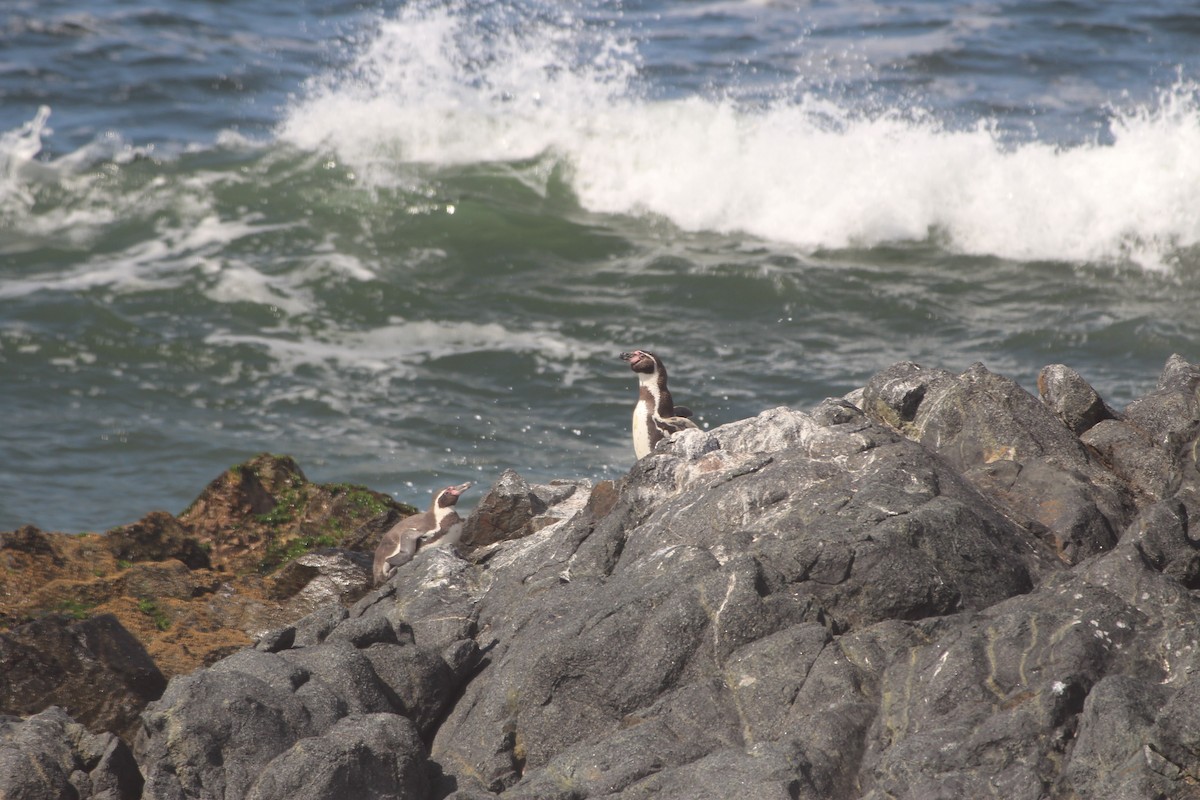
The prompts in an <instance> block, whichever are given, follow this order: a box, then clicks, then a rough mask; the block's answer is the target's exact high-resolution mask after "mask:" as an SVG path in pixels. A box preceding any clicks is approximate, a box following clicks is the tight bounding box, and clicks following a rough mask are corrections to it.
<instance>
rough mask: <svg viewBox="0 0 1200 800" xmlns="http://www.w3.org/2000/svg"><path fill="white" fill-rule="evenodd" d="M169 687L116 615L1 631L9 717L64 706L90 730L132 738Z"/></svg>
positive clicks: (2, 689)
mask: <svg viewBox="0 0 1200 800" xmlns="http://www.w3.org/2000/svg"><path fill="white" fill-rule="evenodd" d="M165 687H166V680H165V679H164V678H163V675H162V673H161V672H159V670H158V667H157V666H155V664H154V662H153V661H152V660H151V659H150V656H149V655H148V654H147V653H146V649H145V648H144V647H142V645H141V643H139V642H138V640H137V639H135V638H134V637H133V636H132V635H131V634H130V633H129V631H127V630H125V628H123V627H122V626H121V623H120V622H118V621H117V619H116V617H114V616H112V615H111V614H102V615H100V616H96V617H92V618H90V619H85V620H69V619H66V618H64V617H57V616H53V617H45V618H43V619H39V620H34V621H33V622H29V623H26V624H24V625H19V626H17V627H15V628H13V629H11V630H9V631H8V632H7V633H0V710H2V711H3V713H8V714H33V713H36V712H39V711H42V710H43V709H45V708H47V707H49V706H51V705H61V706H65V707H66V709H67V712H69V713H70V714H71V716H73V717H75V718H76V719H78V720H79V721H80V722H81V723H83V724H84V725H86V726H87V727H88V729H89V730H92V731H94V732H97V733H99V732H101V731H114V732H116V733H119V734H120V735H122V736H124V737H126V738H127V739H130V740H132V738H133V735H134V733H135V732H136V731H137V728H138V717H139V715H140V714H141V712H142V709H143V708H145V706H146V704H147V703H149V702H150V701H152V700H156V699H158V697H159V696H160V695H161V694H162V692H163V689H164V688H165Z"/></svg>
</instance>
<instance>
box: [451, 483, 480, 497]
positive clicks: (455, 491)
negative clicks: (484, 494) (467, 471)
mask: <svg viewBox="0 0 1200 800" xmlns="http://www.w3.org/2000/svg"><path fill="white" fill-rule="evenodd" d="M474 483H475V482H474V481H467V482H466V483H460V484H459V485H458V486H452V487H450V494H452V495H454V496H455V497H458V496H459V495H460V494H462V493H463V492H465V491H466V490H467V489H470V488H471V487H472V486H473V485H474Z"/></svg>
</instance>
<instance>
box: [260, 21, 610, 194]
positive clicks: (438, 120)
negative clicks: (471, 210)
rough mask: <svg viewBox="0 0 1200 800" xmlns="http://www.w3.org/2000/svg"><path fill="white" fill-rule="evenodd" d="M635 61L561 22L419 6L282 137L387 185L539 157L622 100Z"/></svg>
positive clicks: (328, 83)
mask: <svg viewBox="0 0 1200 800" xmlns="http://www.w3.org/2000/svg"><path fill="white" fill-rule="evenodd" d="M629 57H630V53H629V50H628V48H627V46H625V45H623V44H622V43H621V42H619V41H618V40H617V39H615V38H613V37H612V36H611V35H609V34H596V35H593V34H590V33H589V32H588V29H587V28H586V26H584V25H582V24H581V23H578V22H577V21H576V20H575V19H574V18H572V17H571V16H569V15H568V14H565V13H556V14H554V15H548V12H547V10H546V9H544V8H522V7H520V6H519V5H518V6H512V5H499V4H497V5H486V4H484V5H483V6H482V7H481V5H480V4H471V3H449V4H443V3H432V4H429V3H426V4H422V3H416V4H413V5H410V6H408V7H406V8H405V9H404V10H402V11H401V12H400V14H399V17H398V18H397V19H395V20H390V21H385V22H383V23H381V25H380V27H379V30H378V32H377V33H376V35H375V36H374V37H373V39H372V40H371V41H370V42H369V44H368V45H367V46H366V48H365V50H364V52H363V53H362V54H361V55H360V56H359V57H358V58H357V59H356V62H355V64H354V65H353V67H352V69H351V70H350V71H349V72H348V73H347V74H343V75H338V76H333V77H329V78H326V79H323V80H320V81H316V82H313V83H312V84H311V85H310V86H309V95H308V98H307V99H306V100H305V101H304V102H303V103H301V104H299V105H298V106H296V107H295V108H293V109H291V110H290V112H289V113H288V114H287V117H286V118H285V120H284V121H283V122H282V124H281V126H280V135H281V138H283V139H284V140H285V141H288V142H290V143H292V144H294V145H296V146H299V147H302V148H305V149H332V150H334V151H335V152H337V153H338V154H339V155H340V156H341V158H342V159H343V160H345V161H347V162H348V163H351V164H352V165H354V166H355V167H356V168H357V169H358V171H359V173H360V174H361V175H363V177H364V178H366V179H367V180H371V179H372V178H374V179H375V180H376V181H380V182H382V181H386V176H387V175H388V174H394V172H395V170H394V168H395V167H396V166H397V165H398V164H400V163H410V164H411V163H432V164H461V163H474V162H486V161H514V160H522V159H526V158H531V157H534V156H537V155H540V154H541V153H543V152H545V151H547V150H548V149H557V148H559V147H560V146H561V145H562V144H563V143H564V142H570V141H572V140H573V139H575V138H576V137H577V136H578V135H579V134H578V131H577V130H575V124H574V122H573V120H574V119H575V118H579V119H586V118H587V117H588V116H590V115H591V114H592V113H594V112H595V110H596V108H597V107H604V106H607V105H610V104H611V103H613V102H614V99H615V98H617V97H620V96H621V95H622V94H623V93H624V92H625V90H626V81H627V79H628V77H629V76H630V75H631V74H633V72H634V69H633V66H632V64H631V62H630V60H629ZM389 167H391V168H393V169H391V170H389V169H388V168H389ZM380 169H382V170H383V172H382V173H381V172H380V171H379V170H380Z"/></svg>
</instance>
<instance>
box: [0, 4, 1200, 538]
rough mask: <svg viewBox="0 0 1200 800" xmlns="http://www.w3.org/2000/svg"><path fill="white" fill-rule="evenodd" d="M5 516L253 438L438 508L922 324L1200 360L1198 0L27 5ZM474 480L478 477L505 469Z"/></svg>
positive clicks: (597, 472)
mask: <svg viewBox="0 0 1200 800" xmlns="http://www.w3.org/2000/svg"><path fill="white" fill-rule="evenodd" d="M0 42H2V46H0V530H8V529H11V528H14V527H16V526H19V525H22V524H27V523H28V524H34V525H37V526H39V527H42V528H46V529H50V530H62V531H82V530H104V529H106V528H108V527H110V526H114V525H119V524H124V523H128V522H132V521H134V520H136V519H138V518H140V517H141V516H142V515H143V514H145V513H146V512H148V511H151V510H154V509H165V510H168V511H173V512H179V511H181V510H182V509H183V508H184V506H186V505H187V503H188V502H189V501H190V500H191V499H192V498H194V497H195V495H196V494H198V493H199V491H200V490H201V489H202V488H203V487H204V486H205V484H206V483H207V482H208V481H209V480H210V479H212V478H213V477H215V476H216V475H217V474H219V473H220V472H221V471H222V470H223V469H225V468H226V467H228V466H230V465H232V464H235V463H238V462H240V461H242V460H244V459H246V458H247V457H249V456H252V455H254V454H255V453H258V452H261V451H272V452H278V453H287V454H290V455H293V456H295V457H296V459H297V460H298V461H299V463H300V464H301V466H302V467H303V469H304V470H305V472H306V473H307V475H308V476H309V477H310V478H311V479H314V480H318V481H331V482H332V481H337V482H342V481H344V482H352V483H363V484H366V485H368V486H370V487H371V488H374V489H377V490H380V491H385V492H389V493H392V494H394V495H395V496H396V497H397V498H399V499H401V500H405V501H408V502H414V503H417V504H419V505H424V503H425V502H426V500H425V498H427V496H428V492H429V491H430V490H432V489H434V488H437V487H440V486H442V485H445V484H447V483H450V482H455V483H457V482H460V481H462V480H476V481H479V482H480V483H481V484H483V485H484V486H486V485H487V484H489V483H490V482H491V481H492V480H494V479H495V478H496V477H497V476H498V475H499V474H500V472H501V471H502V470H503V469H505V468H508V467H512V468H514V469H516V470H517V471H519V472H521V473H522V474H523V475H525V476H526V477H527V478H530V479H533V480H545V479H549V478H555V477H592V478H605V477H615V476H618V475H620V474H622V473H623V472H624V471H625V470H627V469H628V468H629V466H630V465H631V463H632V461H633V453H632V448H631V445H630V443H629V431H628V428H629V412H630V406H631V404H632V402H633V398H634V395H635V388H634V387H635V382H634V380H633V376H632V375H631V373H630V372H629V371H628V368H627V366H626V365H625V364H624V363H623V362H621V361H620V360H618V358H617V354H618V353H619V352H621V351H622V350H629V349H633V348H644V349H650V350H653V351H655V352H657V353H658V354H659V355H660V356H662V357H663V359H664V360H665V361H666V362H667V364H668V366H669V367H670V372H671V378H672V380H671V384H672V388H673V390H674V392H675V394H676V399H677V400H678V401H679V402H683V403H686V404H687V405H689V406H691V407H692V408H693V409H695V410H696V411H697V413H698V414H699V415H700V417H701V418H702V421H703V422H704V423H705V424H707V425H710V426H711V425H718V424H721V423H725V422H729V421H732V420H735V419H740V418H743V417H747V416H751V415H754V414H756V413H758V412H759V411H761V410H763V409H766V408H770V407H773V406H777V405H789V406H793V407H798V408H807V407H810V406H812V405H815V404H816V403H818V402H819V401H820V400H821V399H823V398H824V397H827V396H839V395H842V394H844V393H846V392H848V391H850V390H852V389H854V388H856V387H858V386H861V385H862V384H863V383H864V382H865V381H866V380H867V379H868V378H869V377H870V376H871V375H872V374H873V373H874V372H876V371H877V370H879V369H882V368H883V367H886V366H888V365H889V364H891V363H893V362H895V361H898V360H913V361H917V362H919V363H922V364H925V365H927V366H937V367H944V368H948V369H952V370H962V369H966V368H967V367H968V366H970V365H971V364H972V363H973V362H976V361H982V362H983V363H984V364H986V365H987V366H988V367H989V368H991V369H992V370H993V371H997V372H1001V373H1003V374H1006V375H1008V376H1010V377H1012V378H1014V379H1016V380H1017V381H1019V382H1020V383H1021V384H1022V385H1023V386H1025V387H1026V388H1028V389H1031V390H1033V387H1034V380H1035V377H1036V375H1037V372H1038V370H1039V369H1040V368H1041V367H1042V366H1044V365H1046V364H1051V363H1065V364H1067V365H1069V366H1071V367H1073V368H1075V369H1077V370H1078V371H1079V372H1080V373H1081V374H1083V376H1084V377H1085V378H1087V379H1088V380H1089V381H1090V382H1092V384H1093V385H1094V386H1095V387H1096V388H1097V389H1098V390H1099V391H1100V392H1101V393H1102V394H1103V395H1104V396H1105V397H1106V399H1108V401H1109V402H1110V403H1111V404H1113V405H1116V406H1118V407H1119V406H1122V405H1124V404H1125V403H1127V402H1128V401H1129V400H1131V399H1133V398H1134V397H1137V396H1139V395H1141V394H1143V393H1145V392H1147V391H1150V390H1152V389H1153V388H1154V386H1155V383H1156V380H1157V377H1158V374H1159V372H1160V370H1161V368H1162V366H1163V364H1164V362H1165V361H1166V359H1167V357H1168V356H1169V355H1170V354H1171V353H1173V352H1178V353H1180V354H1182V355H1184V356H1185V357H1187V358H1188V359H1189V360H1192V361H1196V360H1200V85H1198V83H1197V81H1198V80H1200V7H1197V6H1196V5H1195V4H1194V3H1186V2H1182V1H1181V0H1176V1H1174V2H1165V1H1163V0H1147V1H1145V2H1139V3H1112V2H1102V1H1101V0H1057V1H1051V2H1047V1H1046V0H1024V1H1019V0H993V1H992V2H988V1H987V0H982V1H980V2H948V1H946V0H909V2H906V3H903V4H891V3H877V2H866V1H863V2H857V1H856V0H848V1H846V0H839V1H838V2H818V1H816V0H813V1H812V2H769V1H767V0H762V1H758V2H751V1H749V0H746V1H742V2H735V1H733V0H729V1H718V0H714V1H712V2H702V1H700V0H686V1H685V0H646V2H628V1H627V2H612V0H606V1H605V2H587V1H581V2H558V0H498V2H434V1H431V0H425V1H422V2H411V3H400V2H391V1H375V0H365V1H363V0H354V1H353V2H351V1H349V0H286V1H284V0H261V2H254V3H232V2H221V1H220V0H206V1H205V2H196V0H91V2H89V3H86V4H80V3H78V2H74V0H9V1H8V2H7V3H6V6H5V14H4V15H2V16H0ZM474 494H475V497H470V495H468V498H469V499H471V500H476V499H477V498H478V496H479V494H478V493H474Z"/></svg>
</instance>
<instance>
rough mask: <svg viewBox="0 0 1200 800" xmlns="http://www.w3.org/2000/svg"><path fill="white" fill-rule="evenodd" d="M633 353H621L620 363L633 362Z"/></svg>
mask: <svg viewBox="0 0 1200 800" xmlns="http://www.w3.org/2000/svg"><path fill="white" fill-rule="evenodd" d="M634 355H635V353H621V360H622V361H633V357H634Z"/></svg>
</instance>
